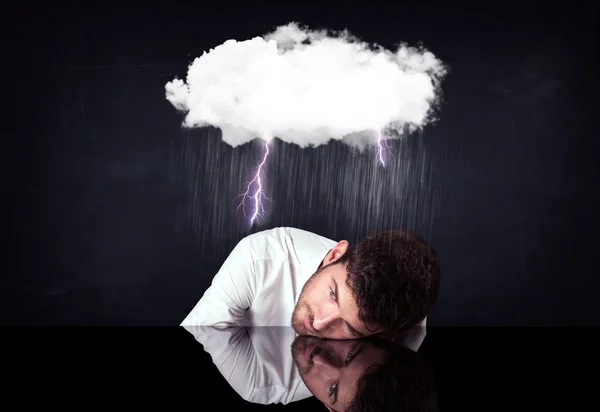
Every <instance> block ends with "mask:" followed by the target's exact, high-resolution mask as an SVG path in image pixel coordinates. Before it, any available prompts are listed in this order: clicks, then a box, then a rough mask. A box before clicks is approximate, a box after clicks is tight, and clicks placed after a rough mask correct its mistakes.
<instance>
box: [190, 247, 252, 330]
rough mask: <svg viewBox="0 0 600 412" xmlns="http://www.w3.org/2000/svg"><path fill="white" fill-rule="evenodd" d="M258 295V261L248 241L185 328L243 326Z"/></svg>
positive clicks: (221, 272)
mask: <svg viewBox="0 0 600 412" xmlns="http://www.w3.org/2000/svg"><path fill="white" fill-rule="evenodd" d="M255 293H256V276H255V269H254V261H253V258H252V254H251V252H250V248H249V246H248V241H247V239H242V240H241V241H240V242H239V243H238V244H237V245H236V246H235V248H233V250H232V251H231V253H230V254H229V256H228V257H227V259H226V260H225V262H224V263H223V265H222V266H221V268H220V269H219V271H218V272H217V274H216V275H215V277H214V278H213V280H212V282H211V285H210V286H209V288H208V289H207V290H206V292H204V295H203V296H202V298H201V299H200V300H199V301H198V303H197V304H196V306H195V307H194V308H193V309H192V311H191V312H190V313H189V314H188V315H187V316H186V318H185V319H184V320H183V322H181V326H224V327H227V326H242V324H241V323H242V319H243V318H244V316H245V314H246V311H247V310H248V309H249V308H250V306H251V305H252V302H253V300H254V296H255Z"/></svg>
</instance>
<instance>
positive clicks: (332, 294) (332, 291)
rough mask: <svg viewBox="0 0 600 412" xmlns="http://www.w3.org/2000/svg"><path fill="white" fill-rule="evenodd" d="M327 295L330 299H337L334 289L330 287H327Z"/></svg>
mask: <svg viewBox="0 0 600 412" xmlns="http://www.w3.org/2000/svg"><path fill="white" fill-rule="evenodd" d="M329 296H331V299H333V300H337V295H336V294H335V291H334V290H333V289H331V288H329Z"/></svg>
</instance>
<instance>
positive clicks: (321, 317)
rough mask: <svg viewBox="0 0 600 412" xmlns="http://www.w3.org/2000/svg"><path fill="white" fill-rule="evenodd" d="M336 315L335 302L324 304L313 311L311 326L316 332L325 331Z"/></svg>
mask: <svg viewBox="0 0 600 412" xmlns="http://www.w3.org/2000/svg"><path fill="white" fill-rule="evenodd" d="M337 317H338V311H337V307H336V306H335V304H329V303H327V304H325V305H323V306H322V307H321V308H319V310H317V311H315V317H314V319H313V325H312V326H313V328H315V330H316V331H317V332H323V331H325V330H326V329H327V328H328V327H329V325H331V324H332V323H333V322H334V321H335V320H336V319H337Z"/></svg>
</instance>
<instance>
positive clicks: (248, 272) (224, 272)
mask: <svg viewBox="0 0 600 412" xmlns="http://www.w3.org/2000/svg"><path fill="white" fill-rule="evenodd" d="M336 244H337V242H335V241H333V240H329V239H327V238H324V237H322V236H319V235H316V234H314V233H311V232H307V231H305V230H301V229H295V228H289V227H278V228H275V229H269V230H265V231H262V232H258V233H253V234H251V235H249V236H247V237H245V238H244V239H242V240H241V241H240V242H239V243H238V244H237V245H236V246H235V248H234V249H233V251H232V252H231V254H230V255H229V256H228V257H227V259H226V260H225V263H223V265H222V266H221V268H220V269H219V271H218V272H217V274H216V275H215V277H214V279H213V280H212V283H211V285H210V287H209V288H208V289H207V290H206V292H205V293H204V295H203V296H202V298H201V299H200V301H199V302H198V303H197V304H196V306H195V307H194V309H192V311H191V312H190V313H189V314H188V315H187V317H186V318H185V319H184V320H183V322H182V323H181V325H182V326H252V325H254V326H287V327H289V326H291V319H292V313H293V312H294V306H295V305H296V302H297V300H298V297H299V296H300V292H301V291H302V286H304V284H305V283H306V281H307V280H308V279H309V278H310V277H311V275H312V274H313V273H315V272H316V271H317V269H318V268H319V265H320V264H321V262H322V261H323V259H324V258H325V255H327V252H328V251H329V250H330V249H331V248H333V247H334V246H335V245H336Z"/></svg>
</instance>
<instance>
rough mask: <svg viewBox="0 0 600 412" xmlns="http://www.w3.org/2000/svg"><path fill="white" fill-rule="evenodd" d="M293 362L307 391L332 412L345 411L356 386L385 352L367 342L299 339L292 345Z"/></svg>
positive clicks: (380, 360)
mask: <svg viewBox="0 0 600 412" xmlns="http://www.w3.org/2000/svg"><path fill="white" fill-rule="evenodd" d="M292 354H293V356H294V361H295V362H296V365H297V366H298V370H299V371H300V376H301V377H302V380H303V381H304V383H305V384H306V386H307V387H308V389H309V390H310V391H311V392H312V393H313V394H314V395H315V397H316V398H317V399H319V400H320V401H321V402H323V404H325V406H327V408H328V409H329V410H331V411H344V410H345V409H346V405H347V404H348V403H349V402H350V401H351V400H352V399H353V398H354V394H355V392H356V383H357V381H358V379H359V378H360V377H361V376H362V375H363V374H364V373H365V371H366V370H367V369H368V368H369V367H370V366H372V365H375V364H378V363H381V362H382V360H383V351H382V350H381V349H379V348H378V347H377V346H375V345H373V344H372V343H370V342H368V341H365V340H321V339H319V338H316V337H310V336H299V337H298V338H297V339H296V340H295V341H294V344H293V345H292Z"/></svg>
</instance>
